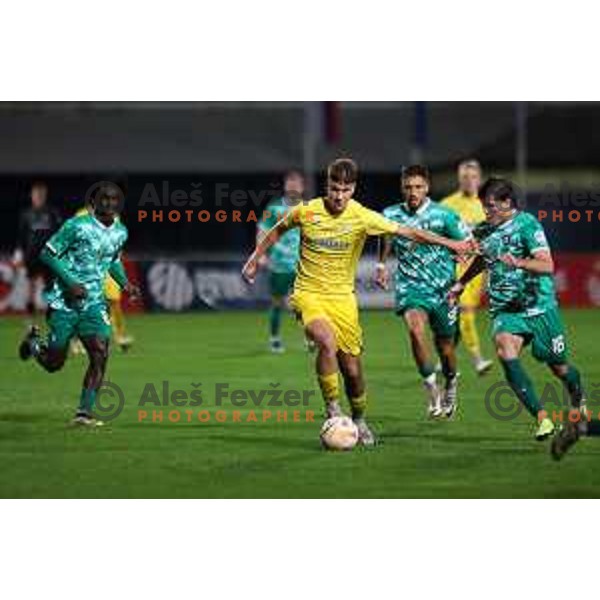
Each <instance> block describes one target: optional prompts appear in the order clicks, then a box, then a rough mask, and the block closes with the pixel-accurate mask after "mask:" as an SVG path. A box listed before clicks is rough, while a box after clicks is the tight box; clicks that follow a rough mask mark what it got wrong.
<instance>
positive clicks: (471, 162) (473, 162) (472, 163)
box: [458, 158, 481, 173]
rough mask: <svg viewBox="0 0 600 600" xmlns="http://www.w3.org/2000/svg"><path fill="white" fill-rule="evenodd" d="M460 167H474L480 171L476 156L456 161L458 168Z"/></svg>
mask: <svg viewBox="0 0 600 600" xmlns="http://www.w3.org/2000/svg"><path fill="white" fill-rule="evenodd" d="M461 169H476V170H477V171H479V172H480V173H481V164H480V163H479V161H478V160H477V159H476V158H466V159H465V160H461V161H460V162H459V163H458V170H459V171H460V170H461Z"/></svg>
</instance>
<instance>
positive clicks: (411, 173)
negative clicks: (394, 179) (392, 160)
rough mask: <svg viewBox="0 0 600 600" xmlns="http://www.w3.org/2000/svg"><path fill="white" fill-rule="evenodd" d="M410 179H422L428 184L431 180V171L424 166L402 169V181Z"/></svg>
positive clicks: (411, 166)
mask: <svg viewBox="0 0 600 600" xmlns="http://www.w3.org/2000/svg"><path fill="white" fill-rule="evenodd" d="M409 177H422V178H423V179H424V180H425V181H427V182H428V183H429V181H430V180H431V178H430V177H429V169H428V168H427V167H425V166H424V165H410V166H408V167H405V168H404V169H402V179H408V178H409Z"/></svg>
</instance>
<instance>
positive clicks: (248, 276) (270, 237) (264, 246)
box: [242, 218, 289, 283]
mask: <svg viewBox="0 0 600 600" xmlns="http://www.w3.org/2000/svg"><path fill="white" fill-rule="evenodd" d="M288 229H289V226H288V224H287V221H286V219H285V218H284V219H281V221H279V222H277V223H275V225H274V226H273V227H271V229H269V231H267V232H266V233H265V234H264V235H263V236H262V237H260V238H259V239H258V241H257V243H256V248H255V249H254V252H253V253H252V254H251V255H250V258H248V260H247V261H246V264H245V265H244V267H243V268H242V277H243V278H244V279H245V281H247V282H248V283H254V280H255V279H256V272H257V271H258V265H259V262H260V260H261V258H262V257H263V256H265V254H266V253H267V252H268V251H269V248H271V246H273V244H276V243H277V241H278V240H279V238H280V237H281V236H282V235H283V234H284V233H285V232H286V231H287V230H288Z"/></svg>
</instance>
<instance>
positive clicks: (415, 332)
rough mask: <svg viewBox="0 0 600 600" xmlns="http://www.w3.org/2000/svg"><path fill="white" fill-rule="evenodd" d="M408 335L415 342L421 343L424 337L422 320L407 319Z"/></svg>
mask: <svg viewBox="0 0 600 600" xmlns="http://www.w3.org/2000/svg"><path fill="white" fill-rule="evenodd" d="M407 325H408V334H409V335H410V337H411V338H412V339H413V340H415V341H421V340H423V338H424V337H425V322H424V321H423V319H409V320H408V321H407Z"/></svg>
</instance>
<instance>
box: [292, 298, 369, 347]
mask: <svg viewBox="0 0 600 600" xmlns="http://www.w3.org/2000/svg"><path fill="white" fill-rule="evenodd" d="M290 306H291V307H292V308H293V310H294V311H295V312H296V314H297V315H298V316H299V318H300V319H301V320H302V324H303V325H304V326H306V325H308V324H309V323H310V322H311V321H314V320H316V319H323V320H325V321H327V322H328V323H329V325H331V328H332V329H333V332H334V333H335V339H336V342H337V347H338V350H341V351H342V352H345V353H346V354H351V355H353V356H358V355H359V354H360V353H361V352H362V347H363V339H362V329H361V326H360V323H359V321H358V303H357V301H356V296H355V295H354V294H349V295H347V296H324V295H320V294H315V293H313V292H305V291H302V290H295V291H294V293H293V294H292V296H291V298H290Z"/></svg>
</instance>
